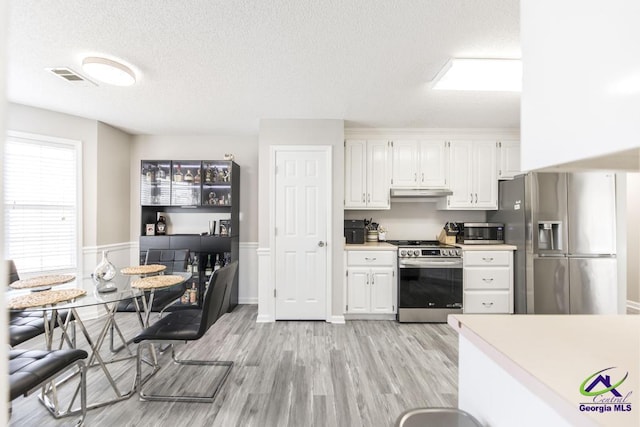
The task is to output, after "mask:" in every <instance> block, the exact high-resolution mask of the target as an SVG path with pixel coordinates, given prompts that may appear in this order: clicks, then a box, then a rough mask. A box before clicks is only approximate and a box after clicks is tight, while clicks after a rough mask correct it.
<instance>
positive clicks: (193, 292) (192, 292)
mask: <svg viewBox="0 0 640 427" xmlns="http://www.w3.org/2000/svg"><path fill="white" fill-rule="evenodd" d="M189 302H190V303H191V304H195V303H197V302H198V290H197V289H196V282H193V283H192V284H191V289H189Z"/></svg>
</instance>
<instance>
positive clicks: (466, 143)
mask: <svg viewBox="0 0 640 427" xmlns="http://www.w3.org/2000/svg"><path fill="white" fill-rule="evenodd" d="M447 145H448V146H449V189H450V190H451V191H452V192H453V194H452V195H451V196H447V198H446V200H445V199H442V200H441V201H439V202H438V208H439V209H465V210H467V209H468V210H474V209H475V210H491V209H497V208H498V177H497V159H496V156H497V154H496V153H497V151H496V150H497V147H496V146H497V144H496V142H494V141H471V140H457V141H449V142H448V143H447Z"/></svg>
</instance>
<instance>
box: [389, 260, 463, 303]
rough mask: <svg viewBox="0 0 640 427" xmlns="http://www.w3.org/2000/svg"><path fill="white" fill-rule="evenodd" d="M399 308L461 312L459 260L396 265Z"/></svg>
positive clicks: (460, 268) (402, 262)
mask: <svg viewBox="0 0 640 427" xmlns="http://www.w3.org/2000/svg"><path fill="white" fill-rule="evenodd" d="M398 266H399V267H400V268H399V272H400V274H399V278H398V284H399V292H398V293H399V294H400V301H399V304H398V308H400V309H401V308H450V309H461V308H462V258H444V259H443V258H437V259H436V258H414V259H401V260H399V261H398Z"/></svg>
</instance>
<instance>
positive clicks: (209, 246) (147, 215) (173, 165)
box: [140, 160, 240, 310]
mask: <svg viewBox="0 0 640 427" xmlns="http://www.w3.org/2000/svg"><path fill="white" fill-rule="evenodd" d="M140 204H141V218H140V263H144V260H145V257H146V253H147V250H149V249H189V250H190V251H191V261H190V267H189V268H190V269H191V271H192V273H193V278H192V279H191V281H190V282H189V283H188V287H191V284H192V283H194V282H195V283H196V287H197V289H198V304H200V303H201V302H202V296H203V294H204V290H205V286H206V284H207V282H208V280H209V277H210V275H211V274H212V272H213V267H214V263H215V260H216V257H218V258H219V259H220V260H221V261H223V260H224V261H227V262H233V261H237V260H238V253H239V234H240V221H239V213H240V167H239V166H238V165H237V164H236V163H234V162H232V161H226V160H143V161H142V162H141V177H140ZM161 212H163V213H168V214H171V213H180V214H183V213H187V214H190V213H208V212H210V213H215V214H228V218H229V220H228V227H226V228H227V235H219V234H217V235H208V234H207V235H200V234H168V235H154V236H147V235H146V224H155V223H156V221H157V218H158V214H159V213H161ZM225 216H226V215H225ZM237 303H238V277H237V275H236V279H235V281H234V286H233V289H232V293H231V297H230V308H229V309H230V310H232V309H233V308H234V307H235V306H236V305H237Z"/></svg>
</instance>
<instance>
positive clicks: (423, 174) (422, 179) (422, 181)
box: [422, 172, 424, 182]
mask: <svg viewBox="0 0 640 427" xmlns="http://www.w3.org/2000/svg"><path fill="white" fill-rule="evenodd" d="M422 182H424V172H422Z"/></svg>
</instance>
